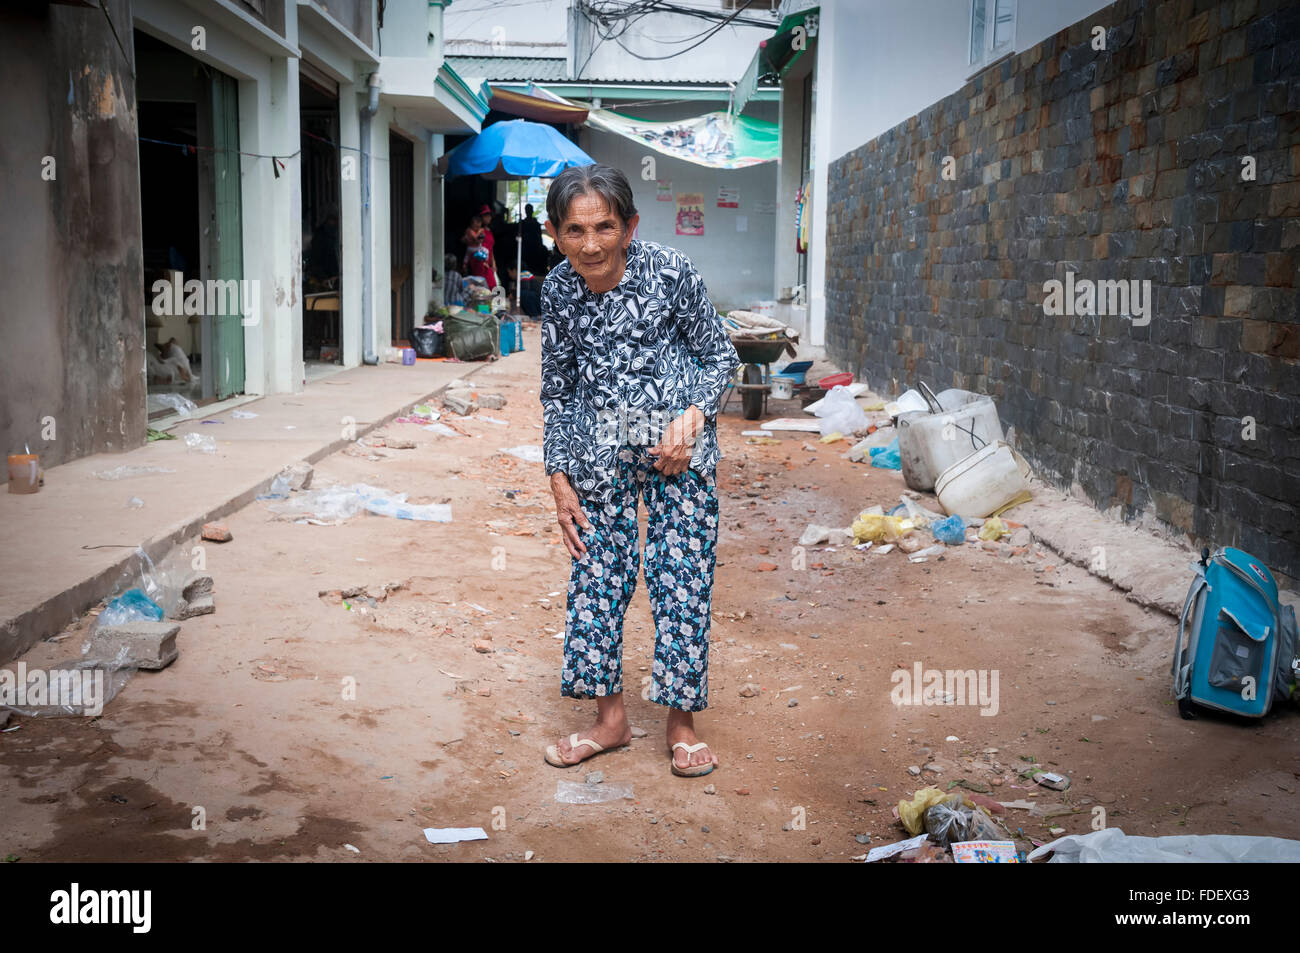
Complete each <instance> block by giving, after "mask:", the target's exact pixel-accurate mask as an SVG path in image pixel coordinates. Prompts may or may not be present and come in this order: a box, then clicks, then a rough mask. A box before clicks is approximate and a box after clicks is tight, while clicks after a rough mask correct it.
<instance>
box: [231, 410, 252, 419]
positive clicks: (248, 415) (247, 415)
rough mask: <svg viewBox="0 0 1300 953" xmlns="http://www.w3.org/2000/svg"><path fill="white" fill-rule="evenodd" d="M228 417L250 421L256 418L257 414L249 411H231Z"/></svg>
mask: <svg viewBox="0 0 1300 953" xmlns="http://www.w3.org/2000/svg"><path fill="white" fill-rule="evenodd" d="M230 416H232V417H234V418H235V419H236V420H252V419H253V418H254V417H256V416H257V414H255V413H253V412H252V411H251V410H232V411H231V412H230Z"/></svg>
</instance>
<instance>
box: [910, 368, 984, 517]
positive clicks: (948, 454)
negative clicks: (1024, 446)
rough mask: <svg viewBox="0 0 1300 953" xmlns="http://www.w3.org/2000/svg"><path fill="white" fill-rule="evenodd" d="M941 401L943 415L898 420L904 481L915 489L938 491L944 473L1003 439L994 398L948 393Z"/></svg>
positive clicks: (944, 393) (922, 415)
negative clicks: (941, 474)
mask: <svg viewBox="0 0 1300 953" xmlns="http://www.w3.org/2000/svg"><path fill="white" fill-rule="evenodd" d="M939 402H940V405H941V406H942V407H944V408H945V410H943V411H942V412H939V413H929V412H926V413H919V414H914V413H908V414H903V415H902V416H900V417H899V418H898V453H899V457H900V461H901V464H902V468H903V481H904V482H905V483H906V484H907V485H908V487H910V488H911V489H913V490H921V491H929V490H932V489H934V484H935V479H936V478H937V477H938V476H939V474H940V473H942V472H943V471H944V470H946V469H948V468H949V467H950V466H952V465H953V464H954V463H957V462H958V461H960V460H964V459H965V458H966V457H968V456H970V455H971V454H972V453H974V452H975V451H976V450H979V449H981V448H983V447H984V446H986V445H988V444H991V443H995V442H997V441H999V440H1001V439H1002V424H1001V423H1000V422H999V421H998V411H997V407H996V405H994V403H993V401H992V399H991V398H988V397H982V396H980V395H979V394H970V393H966V392H963V391H944V392H943V394H941V395H939ZM949 408H950V409H949ZM962 515H963V516H964V515H965V514H964V513H963V514H962Z"/></svg>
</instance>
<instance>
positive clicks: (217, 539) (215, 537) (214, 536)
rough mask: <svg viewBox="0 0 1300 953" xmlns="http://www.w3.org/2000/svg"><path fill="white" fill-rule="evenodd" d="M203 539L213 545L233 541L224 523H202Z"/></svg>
mask: <svg viewBox="0 0 1300 953" xmlns="http://www.w3.org/2000/svg"><path fill="white" fill-rule="evenodd" d="M203 538H204V539H206V540H208V541H209V542H213V543H228V542H230V541H231V540H232V539H234V537H233V536H231V535H230V530H229V528H227V526H226V524H225V523H204V524H203Z"/></svg>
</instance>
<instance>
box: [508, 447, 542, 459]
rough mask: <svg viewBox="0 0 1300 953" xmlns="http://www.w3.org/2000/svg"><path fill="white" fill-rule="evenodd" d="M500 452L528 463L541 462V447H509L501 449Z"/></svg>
mask: <svg viewBox="0 0 1300 953" xmlns="http://www.w3.org/2000/svg"><path fill="white" fill-rule="evenodd" d="M501 452H502V453H508V454H510V455H511V456H512V457H518V458H519V459H520V460H527V461H528V462H529V463H541V462H543V461H542V448H541V447H535V446H523V447H509V448H506V447H502V448H501Z"/></svg>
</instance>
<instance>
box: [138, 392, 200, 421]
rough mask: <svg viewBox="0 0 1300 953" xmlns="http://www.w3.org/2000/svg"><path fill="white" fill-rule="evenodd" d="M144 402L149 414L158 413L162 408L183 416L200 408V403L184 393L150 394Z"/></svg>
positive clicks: (146, 411)
mask: <svg viewBox="0 0 1300 953" xmlns="http://www.w3.org/2000/svg"><path fill="white" fill-rule="evenodd" d="M144 403H145V413H147V414H153V413H157V412H158V411H160V410H170V411H171V412H172V413H175V414H179V415H180V416H182V417H188V416H190V414H192V413H194V411H196V410H198V409H199V405H198V404H196V403H194V401H192V400H190V399H189V398H188V397H186V396H185V395H183V394H149V395H148V396H147V397H145V402H144Z"/></svg>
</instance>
